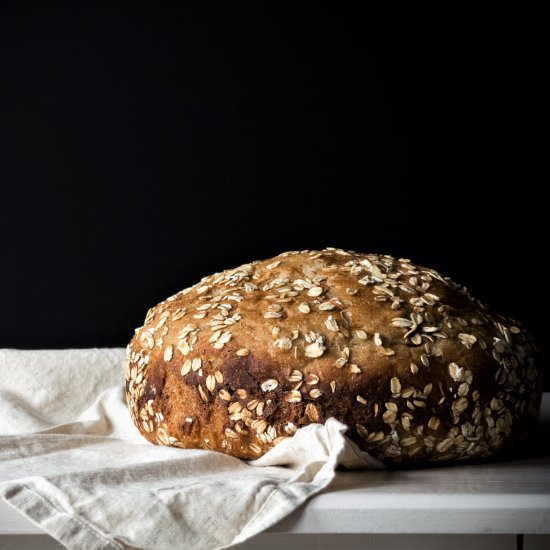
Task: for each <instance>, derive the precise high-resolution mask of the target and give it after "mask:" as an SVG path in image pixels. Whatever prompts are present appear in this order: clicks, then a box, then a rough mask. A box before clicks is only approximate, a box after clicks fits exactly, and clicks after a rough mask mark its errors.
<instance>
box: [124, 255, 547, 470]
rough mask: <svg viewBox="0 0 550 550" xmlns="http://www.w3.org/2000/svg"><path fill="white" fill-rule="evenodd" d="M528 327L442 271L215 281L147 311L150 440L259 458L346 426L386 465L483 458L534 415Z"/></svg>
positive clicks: (135, 356) (133, 352) (302, 264)
mask: <svg viewBox="0 0 550 550" xmlns="http://www.w3.org/2000/svg"><path fill="white" fill-rule="evenodd" d="M535 355H536V354H535V350H534V346H533V343H532V341H531V339H530V337H529V335H528V334H527V333H526V332H525V330H524V329H523V328H522V327H521V325H520V324H519V323H517V322H515V321H513V320H511V319H508V318H505V317H502V316H500V315H498V314H496V313H495V312H494V311H492V310H491V309H490V308H488V307H487V306H486V305H484V304H482V303H481V302H480V301H478V300H476V299H474V298H472V297H471V296H470V295H469V294H468V292H467V290H466V289H465V288H464V287H462V286H460V285H458V284H456V283H454V282H453V281H452V280H451V279H449V278H448V277H443V276H442V275H440V274H439V273H438V272H436V271H434V270H432V269H426V268H424V267H421V266H418V265H415V264H413V263H412V262H411V261H410V260H407V259H395V258H392V257H390V256H385V255H377V254H360V253H356V252H346V251H344V250H338V249H334V248H327V249H325V250H322V251H301V252H285V253H283V254H280V255H279V256H277V257H275V258H271V259H269V260H265V261H257V262H252V263H250V264H245V265H242V266H240V267H238V268H236V269H231V270H227V271H223V272H222V273H216V274H214V275H210V276H209V277H204V278H203V279H202V280H201V281H200V282H199V283H198V284H196V285H195V286H192V287H190V288H186V289H185V290H182V291H181V292H178V293H177V294H175V295H174V296H171V297H170V298H168V299H166V300H165V301H163V302H161V303H160V304H158V305H156V306H155V307H153V308H152V309H150V310H149V312H148V313H147V316H146V318H145V322H144V324H143V326H142V327H140V328H138V329H136V332H135V335H134V337H133V338H132V340H131V342H130V344H129V345H128V348H127V363H126V396H127V400H128V404H129V407H130V413H131V415H132V419H133V421H134V422H135V424H136V426H137V427H138V429H139V431H140V432H141V433H142V434H143V436H144V437H145V438H146V439H148V440H149V441H151V442H152V443H156V444H160V445H171V446H174V447H182V448H199V449H211V450H215V451H220V452H223V453H227V454H231V455H234V456H237V457H241V458H246V459H253V458H258V457H259V456H261V455H262V454H263V453H265V452H266V451H268V450H269V449H270V448H272V447H273V446H274V445H277V443H279V442H280V441H282V440H283V439H285V438H287V437H291V436H292V435H293V434H294V433H295V431H296V430H297V429H298V428H300V427H301V426H305V425H307V424H310V423H312V422H320V423H323V422H325V420H326V419H327V418H329V417H334V418H336V419H338V420H340V421H341V422H343V423H345V424H346V425H347V426H348V427H349V431H348V435H349V436H350V437H351V438H352V439H353V440H354V441H355V442H356V443H357V444H358V445H359V446H360V447H361V448H362V449H364V450H366V451H368V452H369V453H371V454H372V455H373V456H375V457H376V458H378V459H380V460H382V461H384V462H386V463H395V462H425V461H441V462H442V461H451V460H465V459H478V458H485V457H489V456H491V455H493V454H494V453H495V452H497V451H500V450H502V449H504V448H507V447H509V446H510V445H511V444H513V443H515V442H517V441H518V440H519V439H521V437H522V436H524V435H525V434H526V433H527V431H528V429H529V428H530V427H531V426H532V425H533V424H534V422H535V421H536V419H537V416H538V410H539V406H540V397H541V376H540V372H539V370H538V369H537V366H536V363H535Z"/></svg>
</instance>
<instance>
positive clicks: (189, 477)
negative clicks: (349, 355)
mask: <svg viewBox="0 0 550 550" xmlns="http://www.w3.org/2000/svg"><path fill="white" fill-rule="evenodd" d="M124 355H125V352H124V350H123V349H110V348H106V349H101V348H93V349H84V350H31V351H21V350H12V349H9V350H3V349H0V496H2V497H3V498H4V500H6V502H8V503H10V504H11V505H12V506H14V507H15V508H16V509H17V510H19V511H20V512H21V513H23V514H24V515H25V516H26V517H28V518H29V519H30V520H31V521H33V522H34V523H36V524H37V525H38V526H40V527H41V528H42V529H44V531H46V532H47V533H49V534H50V535H52V536H53V537H54V538H56V539H57V540H58V541H60V542H61V543H62V544H64V545H65V546H66V547H68V548H86V549H91V550H95V549H101V550H114V549H116V550H118V549H122V548H136V549H138V548H139V549H155V550H157V549H158V550H162V549H172V548H193V549H203V548H204V549H214V548H227V547H230V546H232V545H234V544H237V543H240V542H243V541H245V540H247V539H248V538H250V537H252V536H254V535H256V534H258V533H260V532H261V531H263V530H265V529H268V528H269V527H271V526H272V525H274V524H275V523H276V522H278V521H279V520H281V519H282V518H283V517H285V516H286V515H288V514H289V513H291V512H292V511H293V510H295V509H296V508H298V507H299V506H300V505H301V504H302V503H303V502H305V501H306V500H307V499H308V498H309V497H311V496H312V495H314V494H316V493H318V492H320V491H322V490H323V489H324V488H325V487H326V486H327V485H328V484H329V483H330V482H331V480H332V479H333V477H334V472H335V469H336V467H337V466H338V465H339V464H340V465H344V466H346V467H368V468H380V467H382V465H381V463H380V462H378V461H377V460H375V459H373V458H372V457H370V456H369V455H368V454H367V453H364V452H362V451H360V450H359V448H358V447H357V446H356V445H354V444H353V443H352V442H350V441H349V440H348V439H346V437H345V435H344V434H345V432H346V429H347V428H346V426H344V425H343V424H341V423H340V422H338V421H337V420H335V419H328V420H327V422H326V423H325V424H324V425H320V424H311V425H309V426H307V427H305V428H302V429H300V430H298V432H297V433H296V434H295V435H294V437H292V438H289V439H287V440H284V441H283V442H281V443H280V444H279V445H277V446H276V447H275V448H274V449H272V450H271V451H270V452H268V453H267V454H265V455H264V456H262V457H261V458H259V459H257V460H255V461H251V462H245V461H242V460H239V459H237V458H235V457H232V456H228V455H223V454H220V453H216V452H211V451H204V450H197V449H179V448H173V447H163V446H156V445H152V444H150V443H149V442H147V441H146V440H145V439H143V438H142V437H141V435H140V434H139V433H138V431H137V430H136V428H135V427H134V425H133V423H132V421H131V419H130V415H129V412H128V408H127V406H126V402H125V397H124V389H123V379H122V377H123V374H122V371H123V367H122V365H123V362H124Z"/></svg>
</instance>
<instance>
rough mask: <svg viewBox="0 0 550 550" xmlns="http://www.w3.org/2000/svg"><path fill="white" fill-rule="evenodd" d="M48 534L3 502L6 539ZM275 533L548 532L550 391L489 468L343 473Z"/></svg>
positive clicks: (1, 528) (0, 514) (0, 527)
mask: <svg viewBox="0 0 550 550" xmlns="http://www.w3.org/2000/svg"><path fill="white" fill-rule="evenodd" d="M39 533H42V531H41V530H40V529H39V528H37V527H36V526H34V525H33V524H32V523H30V522H29V521H28V520H26V519H25V518H23V517H22V516H21V515H20V514H19V513H18V512H16V511H15V510H13V509H12V508H11V507H10V506H8V505H7V504H5V503H4V502H2V501H0V535H16V534H20V535H22V534H39ZM269 533H273V534H277V533H281V534H282V533H287V534H291V533H293V534H313V533H315V534H320V533H327V534H331V533H350V534H353V533H393V534H396V533H416V534H420V533H470V534H489V533H502V534H504V533H514V534H518V533H521V534H526V535H527V534H550V393H547V394H545V395H544V400H543V407H542V415H541V421H540V423H539V426H538V429H537V431H536V433H535V434H534V436H533V438H532V440H531V441H530V442H529V443H528V444H525V445H523V446H522V449H521V450H520V454H519V455H518V456H516V457H514V458H511V459H507V460H503V461H500V462H491V463H487V464H469V465H459V466H447V467H437V468H426V469H415V470H399V471H382V472H378V471H376V472H338V473H337V476H336V479H335V481H334V482H333V484H332V485H331V486H330V487H329V488H328V489H327V490H325V491H324V492H323V493H321V494H319V495H317V496H315V497H313V498H312V499H311V500H310V501H309V502H308V503H306V504H305V505H304V506H302V507H301V508H300V509H299V510H297V511H296V512H294V513H293V514H291V515H290V516H288V517H287V518H286V519H284V520H283V521H281V522H280V523H278V524H277V525H275V526H274V527H273V528H271V529H270V530H269Z"/></svg>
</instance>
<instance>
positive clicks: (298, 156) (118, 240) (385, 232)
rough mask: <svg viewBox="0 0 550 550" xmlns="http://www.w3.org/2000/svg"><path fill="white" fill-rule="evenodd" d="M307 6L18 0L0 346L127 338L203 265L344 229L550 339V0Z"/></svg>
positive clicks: (2, 136)
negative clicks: (542, 10)
mask: <svg viewBox="0 0 550 550" xmlns="http://www.w3.org/2000/svg"><path fill="white" fill-rule="evenodd" d="M298 4H299V3H289V4H285V5H281V4H279V3H277V4H271V3H262V2H261V3H251V4H246V5H245V4H242V3H223V4H220V5H219V6H217V5H207V4H206V3H196V4H193V3H186V2H174V3H171V2H35V3H33V2H20V1H19V2H3V3H2V4H1V7H0V71H1V72H0V75H1V76H0V78H1V79H2V82H1V86H0V98H1V102H0V117H1V119H0V140H1V142H2V143H1V149H0V154H1V171H0V178H1V188H2V194H1V206H0V208H1V212H2V215H1V219H0V230H1V233H0V234H1V235H2V237H1V251H2V254H1V258H0V262H1V264H0V265H1V269H0V273H1V275H0V285H1V286H0V288H2V291H3V297H2V315H1V316H0V346H5V347H20V348H37V347H87V346H121V345H125V344H126V342H127V341H128V340H129V338H130V337H131V335H132V333H133V328H134V327H136V326H138V325H139V324H140V323H141V321H142V319H143V317H144V315H145V312H146V310H147V308H148V307H149V306H151V305H153V304H155V303H157V302H158V301H160V300H161V299H164V298H165V297H167V296H168V295H169V294H172V293H174V292H176V291H178V290H180V289H181V288H183V287H185V286H188V285H190V284H192V283H194V282H195V281H196V280H197V279H198V278H199V277H201V276H203V275H205V274H208V273H211V272H213V271H215V270H221V269H224V268H227V267H232V266H235V265H238V264H240V263H242V262H246V261H250V260H253V259H258V258H264V257H269V256H271V255H274V254H276V253H278V252H281V251H283V250H286V249H301V248H320V247H324V246H339V247H343V248H349V249H356V250H360V251H372V252H383V253H389V254H392V255H396V256H406V257H410V258H411V259H413V260H414V261H417V262H419V263H423V264H426V265H428V266H430V267H434V268H436V269H438V270H440V271H442V272H443V273H444V274H447V275H451V276H452V277H454V278H455V279H456V280H458V281H459V282H461V283H464V284H466V285H467V286H468V287H469V289H470V290H471V292H472V293H473V294H474V295H476V296H478V297H480V298H482V299H483V300H485V301H488V302H490V303H493V304H495V305H496V306H498V308H499V309H500V311H501V312H503V313H505V314H509V315H512V316H515V317H517V318H519V319H522V320H523V321H525V323H526V324H527V325H528V326H529V327H530V328H531V329H532V330H533V331H534V333H535V334H536V336H537V338H538V340H539V344H540V345H541V347H542V348H544V347H545V345H546V344H545V342H544V337H545V333H544V325H545V322H544V320H543V315H544V311H545V310H547V309H548V298H547V296H548V290H547V288H546V282H545V281H546V278H547V276H546V273H545V272H544V269H543V268H542V267H541V266H540V265H539V264H538V261H539V258H540V256H541V254H544V253H545V249H546V243H545V242H544V240H543V238H542V236H543V235H544V228H545V226H546V225H547V223H546V220H545V219H544V217H545V215H546V205H545V204H544V201H543V200H542V197H541V192H540V191H539V190H538V189H539V186H541V185H543V184H544V181H545V178H544V177H542V176H541V175H540V172H539V170H538V169H537V168H536V166H537V164H539V161H538V160H537V159H539V158H540V156H541V154H542V146H541V145H540V143H542V142H540V141H539V138H537V137H535V136H536V134H537V128H538V127H539V126H540V125H542V124H541V122H540V119H541V107H540V105H541V103H542V102H541V97H542V92H541V91H540V90H541V86H542V76H543V75H544V68H543V67H544V64H543V63H542V62H541V59H540V58H541V55H540V53H539V52H541V51H542V40H541V39H540V36H541V34H540V32H539V29H538V25H537V21H539V20H542V17H541V15H540V14H537V13H534V12H528V11H527V9H525V10H523V11H518V10H519V8H518V7H517V6H515V7H508V8H506V7H504V5H502V4H499V5H498V8H496V7H495V8H494V9H493V8H491V7H489V5H488V4H485V3H483V7H482V8H480V6H479V5H478V4H475V7H474V8H472V7H468V6H467V5H465V4H463V3H442V4H443V5H437V4H435V5H428V4H423V5H419V4H418V3H407V4H405V5H403V6H399V5H397V4H395V3H389V2H366V3H361V4H364V5H362V9H361V10H359V9H358V8H357V7H352V6H354V5H353V4H345V3H336V2H335V3H332V5H330V6H329V7H320V6H318V5H314V4H311V5H308V4H299V5H298ZM413 4H414V5H413ZM357 5H359V3H358V4H357ZM546 354H547V352H546Z"/></svg>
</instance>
